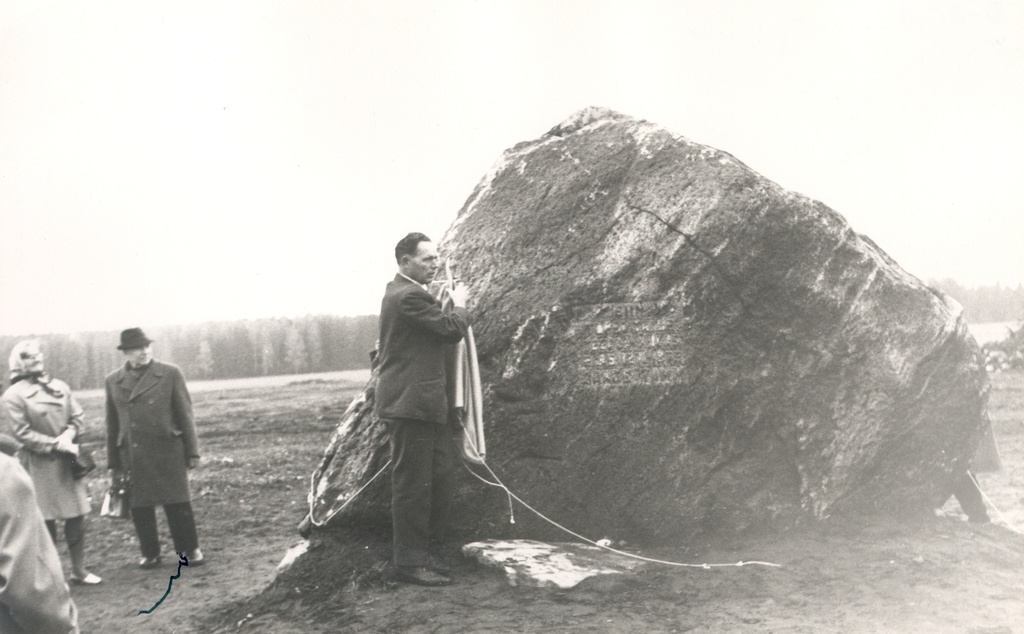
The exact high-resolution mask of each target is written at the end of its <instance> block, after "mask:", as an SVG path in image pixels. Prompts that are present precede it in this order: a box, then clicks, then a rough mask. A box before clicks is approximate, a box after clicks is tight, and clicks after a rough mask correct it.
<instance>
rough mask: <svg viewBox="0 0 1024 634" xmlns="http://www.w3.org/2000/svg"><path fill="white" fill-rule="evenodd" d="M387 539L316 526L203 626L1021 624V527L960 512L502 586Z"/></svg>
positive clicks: (958, 627) (826, 627)
mask: <svg viewBox="0 0 1024 634" xmlns="http://www.w3.org/2000/svg"><path fill="white" fill-rule="evenodd" d="M389 553H390V544H389V543H388V542H387V541H386V540H381V539H380V538H379V537H375V536H372V535H367V534H358V533H355V532H352V531H345V530H341V531H339V530H334V531H325V532H320V533H317V534H316V536H315V537H314V541H313V543H312V544H311V548H310V551H309V553H308V554H307V555H306V556H303V557H301V558H299V560H298V561H297V562H296V564H295V565H294V567H292V568H291V569H290V570H288V571H287V572H285V573H283V574H281V575H280V576H279V577H278V579H277V580H276V581H275V582H274V583H273V584H272V585H271V586H270V587H269V588H267V590H265V591H264V592H263V593H261V594H260V595H258V596H256V597H253V598H251V599H248V600H246V601H244V602H242V603H240V604H237V605H235V606H232V607H231V608H229V609H225V610H222V611H221V612H219V613H217V614H216V615H214V617H213V618H211V619H210V620H208V621H206V622H205V623H202V625H201V626H202V628H203V631H213V632H239V631H244V632H410V633H419V632H423V633H426V632H512V631H515V632H550V631H572V632H608V633H613V632H614V633H623V632H626V633H634V632H635V633H637V634H640V633H644V634H646V633H649V632H731V631H750V630H756V631H771V632H823V631H829V632H840V631H842V632H863V631H869V632H879V631H881V632H940V633H941V632H958V633H963V632H976V633H981V632H988V633H994V632H1012V631H1014V629H1013V628H1015V627H1018V626H1019V625H1018V624H1019V623H1020V622H1021V617H1022V616H1024V614H1022V604H1021V601H1020V597H1021V596H1024V574H1022V573H1021V571H1022V570H1024V537H1022V536H1021V535H1018V534H1015V533H1012V532H1011V531H1009V530H1007V529H1005V528H1002V527H999V526H994V525H980V526H979V525H973V524H968V523H967V522H964V521H962V520H961V519H959V518H954V517H937V518H924V519H919V520H917V521H907V520H895V519H892V518H884V517H871V518H862V519H860V520H855V519H850V518H847V519H838V518H835V519H832V520H829V521H826V522H823V523H819V524H817V525H811V526H807V527H806V528H803V529H800V530H796V531H792V532H790V533H788V534H786V535H755V536H748V537H746V538H744V539H741V540H730V541H728V542H717V543H716V542H705V543H700V544H690V545H689V546H687V547H685V548H676V549H659V550H655V551H649V552H645V553H644V554H645V555H648V556H655V557H658V558H662V559H668V560H675V561H681V562H687V563H734V562H738V561H741V560H743V561H749V560H752V559H753V560H761V561H770V562H774V563H779V564H781V566H782V567H781V568H765V567H756V566H745V567H723V568H714V569H709V570H703V569H693V568H673V567H669V566H660V567H653V568H648V569H646V570H644V571H642V572H638V573H636V574H633V575H621V576H614V577H613V576H601V577H595V578H592V579H590V580H587V581H584V582H583V583H581V584H580V585H579V586H577V587H575V588H573V589H570V590H559V589H553V588H520V587H511V586H509V585H508V583H507V581H506V580H505V577H504V575H503V574H501V572H499V571H496V570H492V569H489V568H484V567H481V566H479V565H477V564H475V563H472V562H470V561H468V560H466V559H462V558H456V559H454V562H455V566H454V574H455V576H456V579H457V584H456V585H454V586H452V587H449V588H423V587H418V586H408V585H400V584H396V583H395V582H394V581H392V580H391V579H390V577H389V573H388V571H387V569H386V567H385V566H384V565H383V562H386V561H387V558H388V556H389Z"/></svg>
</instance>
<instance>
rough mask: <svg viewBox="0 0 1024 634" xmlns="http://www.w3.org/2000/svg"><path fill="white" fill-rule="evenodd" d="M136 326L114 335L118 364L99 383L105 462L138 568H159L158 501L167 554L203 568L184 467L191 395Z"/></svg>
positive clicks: (194, 454) (193, 450)
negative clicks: (134, 542)
mask: <svg viewBox="0 0 1024 634" xmlns="http://www.w3.org/2000/svg"><path fill="white" fill-rule="evenodd" d="M152 343H153V341H152V340H151V339H149V338H148V337H146V334H145V333H144V332H143V331H142V329H141V328H129V329H127V330H125V331H124V332H122V333H121V343H120V345H118V346H117V348H118V350H121V351H122V352H123V353H124V357H125V364H124V365H123V366H122V367H121V368H120V369H118V370H115V371H114V372H112V373H110V374H109V375H108V376H107V379H106V394H107V405H106V411H107V465H108V466H109V467H110V471H111V477H112V478H120V477H124V478H125V479H127V481H128V491H129V500H130V504H131V507H132V522H133V523H134V524H135V532H136V534H137V535H138V537H139V547H140V548H141V550H142V560H141V561H140V562H139V567H140V568H155V567H157V566H158V565H159V564H160V541H159V538H158V536H157V528H156V509H155V508H154V507H155V506H156V505H157V504H159V505H162V506H163V507H164V515H166V516H167V525H168V527H169V528H170V529H171V537H172V538H173V539H174V549H175V550H176V551H177V552H180V553H183V554H184V555H185V556H186V557H188V563H189V565H190V566H200V565H202V564H203V563H204V557H203V553H202V552H201V551H200V550H199V537H198V535H197V533H196V524H195V519H194V517H193V515H192V495H191V492H190V490H189V484H188V470H189V469H193V468H195V467H196V466H197V465H198V464H199V440H198V438H197V437H196V427H195V422H194V419H193V417H192V397H191V396H189V393H188V388H187V387H186V386H185V377H184V376H183V375H182V373H181V370H179V369H178V368H177V366H174V365H171V364H169V363H161V362H160V361H156V360H154V359H153V349H152Z"/></svg>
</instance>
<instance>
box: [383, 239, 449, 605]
mask: <svg viewBox="0 0 1024 634" xmlns="http://www.w3.org/2000/svg"><path fill="white" fill-rule="evenodd" d="M395 259H396V260H397V261H398V274H397V275H396V276H395V279H394V280H392V281H390V282H388V285H387V289H386V290H385V293H384V299H383V301H382V302H381V309H380V346H379V352H378V356H377V360H378V363H379V374H378V379H377V392H376V405H375V407H376V413H377V416H378V418H380V419H381V420H382V421H384V422H385V423H386V424H387V425H388V431H389V434H390V440H391V463H392V472H391V511H392V527H393V529H394V565H395V572H396V576H397V577H398V579H399V580H401V581H404V582H407V583H416V584H420V585H427V586H442V585H448V584H450V583H451V582H452V580H451V576H450V572H449V571H448V570H447V569H446V568H445V567H444V566H442V565H441V564H440V563H439V562H438V561H437V559H436V557H435V556H433V555H436V553H432V549H434V548H436V547H437V546H438V545H440V544H441V543H443V539H444V535H445V531H446V530H447V525H448V519H449V514H450V509H451V501H452V495H453V493H454V482H453V479H454V475H455V473H454V472H455V468H456V462H455V460H456V454H455V446H454V443H453V441H452V438H451V431H450V429H449V426H448V398H447V394H446V388H445V385H446V377H445V348H446V346H447V345H448V344H453V343H457V342H458V341H459V340H460V339H462V337H463V336H464V335H465V334H466V329H467V328H468V327H469V313H468V311H467V310H466V307H465V306H466V301H467V299H468V294H467V291H466V289H465V288H464V287H461V286H457V285H456V286H455V287H454V288H452V289H451V290H449V291H448V293H449V295H450V297H451V300H452V308H450V309H448V310H444V309H442V307H441V303H440V302H438V300H437V299H435V298H434V296H433V295H431V294H430V293H429V292H428V291H427V286H426V285H427V284H428V283H429V282H430V281H431V280H432V279H433V278H434V275H435V274H436V273H437V270H438V265H439V262H438V253H437V247H436V246H435V245H434V244H433V242H431V241H430V238H428V237H427V236H425V235H423V234H422V233H410V234H409V235H407V236H406V237H404V238H402V240H401V241H400V242H399V243H398V245H397V246H396V247H395Z"/></svg>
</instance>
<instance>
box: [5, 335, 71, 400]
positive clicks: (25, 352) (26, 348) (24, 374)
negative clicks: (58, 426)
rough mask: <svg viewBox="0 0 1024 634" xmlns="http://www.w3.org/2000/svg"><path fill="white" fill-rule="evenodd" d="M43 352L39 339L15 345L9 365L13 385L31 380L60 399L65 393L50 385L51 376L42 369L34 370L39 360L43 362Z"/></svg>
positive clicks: (8, 361) (26, 340)
mask: <svg viewBox="0 0 1024 634" xmlns="http://www.w3.org/2000/svg"><path fill="white" fill-rule="evenodd" d="M42 356H43V351H42V347H41V345H40V343H39V340H38V339H25V340H24V341H19V342H18V343H16V344H14V348H12V349H11V356H10V357H9V358H8V359H7V364H8V365H9V366H10V368H11V385H14V384H15V383H17V382H18V381H24V380H29V381H32V382H33V383H38V384H39V385H40V386H42V388H43V389H44V390H46V391H47V392H48V393H49V394H50V395H51V396H55V397H57V398H60V397H61V396H63V395H64V392H62V391H61V390H59V389H57V388H56V387H53V386H51V385H50V375H49V374H47V373H46V372H45V371H43V370H42V369H38V370H32V369H31V367H32V366H33V365H35V361H36V359H37V358H38V359H39V361H40V362H41V361H42Z"/></svg>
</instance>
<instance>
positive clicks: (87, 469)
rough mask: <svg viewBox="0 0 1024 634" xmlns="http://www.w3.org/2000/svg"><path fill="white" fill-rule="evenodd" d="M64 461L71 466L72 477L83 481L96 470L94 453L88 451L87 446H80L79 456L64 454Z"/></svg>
mask: <svg viewBox="0 0 1024 634" xmlns="http://www.w3.org/2000/svg"><path fill="white" fill-rule="evenodd" d="M62 455H63V457H64V459H65V460H67V461H68V463H69V464H70V465H71V477H73V478H74V479H75V480H81V479H82V478H84V477H85V476H87V475H89V474H90V473H92V471H93V469H95V468H96V461H95V460H94V459H93V457H92V451H91V450H89V449H86V447H85V445H78V454H77V455H75V454H73V453H65V454H62Z"/></svg>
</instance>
